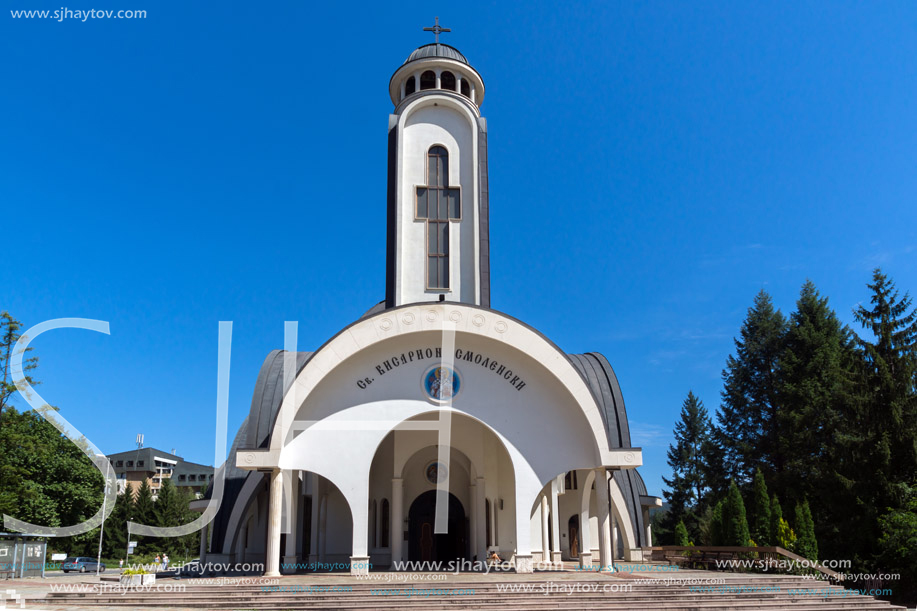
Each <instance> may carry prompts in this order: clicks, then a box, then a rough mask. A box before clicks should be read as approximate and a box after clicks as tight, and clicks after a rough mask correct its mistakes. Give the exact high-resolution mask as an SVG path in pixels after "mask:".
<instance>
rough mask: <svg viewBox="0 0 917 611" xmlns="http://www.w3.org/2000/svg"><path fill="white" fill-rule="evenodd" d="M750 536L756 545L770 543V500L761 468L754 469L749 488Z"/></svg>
mask: <svg viewBox="0 0 917 611" xmlns="http://www.w3.org/2000/svg"><path fill="white" fill-rule="evenodd" d="M750 505H751V516H750V517H751V519H750V520H749V522H751V538H752V539H753V540H754V542H755V544H756V545H759V546H767V545H771V541H772V539H771V502H770V499H769V498H768V496H767V484H766V483H765V481H764V474H763V473H761V469H758V470H757V471H755V480H754V482H753V483H752V488H751V504H750Z"/></svg>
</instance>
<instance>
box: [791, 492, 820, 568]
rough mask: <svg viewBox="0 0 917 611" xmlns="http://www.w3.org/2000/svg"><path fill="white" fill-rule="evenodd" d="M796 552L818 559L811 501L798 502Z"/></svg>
mask: <svg viewBox="0 0 917 611" xmlns="http://www.w3.org/2000/svg"><path fill="white" fill-rule="evenodd" d="M796 531H797V532H796V534H797V539H796V553H797V554H799V555H800V556H802V557H804V558H808V559H809V560H818V542H817V541H816V539H815V523H814V522H813V521H812V512H811V511H810V509H809V501H803V502H802V503H801V504H800V503H797V504H796Z"/></svg>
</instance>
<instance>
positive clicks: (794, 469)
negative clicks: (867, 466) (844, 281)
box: [771, 281, 862, 555]
mask: <svg viewBox="0 0 917 611" xmlns="http://www.w3.org/2000/svg"><path fill="white" fill-rule="evenodd" d="M853 337H854V336H853V332H852V331H851V330H850V329H849V328H848V327H846V326H845V325H843V324H841V322H840V321H839V319H838V317H837V315H836V314H835V312H834V311H833V310H832V309H831V308H830V307H829V305H828V299H827V298H826V297H822V296H821V295H820V294H819V293H818V290H817V289H816V288H815V285H814V284H813V283H812V282H811V281H807V282H806V283H805V284H804V285H803V286H802V289H801V290H800V293H799V299H798V300H797V302H796V310H795V311H794V312H793V314H792V315H791V316H790V325H789V330H788V331H787V335H786V343H785V349H784V351H783V354H782V356H781V359H780V361H779V380H780V386H779V399H780V410H779V412H778V418H779V429H780V431H781V437H782V446H781V447H783V448H784V450H785V455H786V465H785V469H784V471H783V473H782V474H781V475H780V477H779V478H777V479H776V480H775V481H774V482H772V486H771V489H772V490H775V491H776V492H777V493H779V494H780V496H781V497H783V498H790V499H803V498H806V497H809V498H817V499H820V500H823V501H824V502H821V503H819V504H818V505H816V506H815V507H813V510H814V511H815V512H816V515H817V522H818V524H819V528H820V529H821V531H820V532H821V537H822V538H823V539H824V540H828V541H836V542H837V548H836V549H834V550H833V553H834V554H836V555H843V554H849V548H847V547H845V548H842V547H841V545H844V546H849V545H850V544H851V541H852V539H853V538H856V537H857V536H858V535H857V534H853V533H856V532H857V530H856V523H857V522H858V521H859V520H860V519H861V518H862V512H861V511H860V510H859V509H858V508H857V498H856V494H855V491H854V490H853V483H854V482H855V481H857V480H858V479H859V478H860V475H859V474H858V471H859V470H860V469H861V465H860V464H859V462H858V460H857V459H856V457H855V456H853V455H852V454H851V443H850V440H851V439H855V438H857V437H859V436H860V434H861V433H860V432H859V431H858V428H859V427H858V425H857V401H858V399H857V387H856V384H857V379H858V376H859V370H860V368H861V366H860V358H859V356H858V354H857V351H856V345H855V342H854V339H853Z"/></svg>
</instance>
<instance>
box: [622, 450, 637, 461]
mask: <svg viewBox="0 0 917 611" xmlns="http://www.w3.org/2000/svg"><path fill="white" fill-rule="evenodd" d="M636 458H637V457H636V456H634V455H633V453H632V452H628V453H627V454H625V455H624V462H634V460H636Z"/></svg>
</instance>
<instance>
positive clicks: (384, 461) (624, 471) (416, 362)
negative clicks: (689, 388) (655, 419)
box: [201, 42, 661, 576]
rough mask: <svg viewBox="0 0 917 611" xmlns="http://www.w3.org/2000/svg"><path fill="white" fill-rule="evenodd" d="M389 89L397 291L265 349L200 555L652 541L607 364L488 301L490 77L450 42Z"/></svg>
mask: <svg viewBox="0 0 917 611" xmlns="http://www.w3.org/2000/svg"><path fill="white" fill-rule="evenodd" d="M389 94H390V96H391V99H392V102H393V104H394V110H393V111H392V114H391V115H390V116H389V126H388V191H387V208H388V209H387V255H386V256H387V262H386V293H385V300H384V301H383V302H380V303H379V304H378V305H376V306H375V307H373V308H371V309H370V310H369V311H368V312H366V313H365V314H364V315H363V316H362V317H361V318H360V319H359V320H357V321H355V322H353V323H351V324H350V325H348V326H347V327H345V328H344V329H342V330H341V331H340V332H339V333H338V334H337V335H335V336H334V337H332V338H331V339H329V340H328V341H327V342H326V343H325V344H324V345H323V346H321V347H320V348H318V349H317V350H315V351H314V352H295V351H281V350H277V351H274V352H272V353H271V354H270V355H268V357H267V359H266V360H265V362H264V365H263V366H262V369H261V372H260V374H259V376H258V379H257V383H256V386H255V390H254V396H253V398H252V404H251V410H250V413H249V415H248V418H247V419H246V421H245V422H244V423H243V425H242V427H241V428H240V430H239V432H238V434H237V435H236V437H235V440H234V442H233V445H232V448H231V451H230V455H229V459H228V461H227V463H226V465H225V466H224V467H223V470H224V472H223V473H222V475H223V476H224V477H225V480H224V482H225V484H224V490H223V500H222V504H221V507H220V509H219V511H218V513H217V515H216V518H215V519H214V521H213V523H212V525H211V528H210V529H209V531H205V532H209V534H208V535H205V536H202V546H201V562H202V563H205V562H221V563H225V562H229V563H236V562H238V563H259V564H261V563H263V564H264V566H265V574H266V575H271V576H273V575H278V574H280V573H281V572H287V571H282V567H290V568H289V569H287V570H288V571H289V572H294V571H295V566H296V565H297V564H299V565H301V566H302V565H305V564H309V563H319V562H321V563H329V564H330V563H341V564H342V565H345V566H349V567H350V570H351V572H352V573H355V574H360V573H365V572H367V571H368V570H369V569H370V567H371V568H372V569H373V570H379V569H387V568H397V567H398V566H399V563H401V562H402V561H416V562H418V563H423V562H442V563H443V566H444V567H445V566H447V564H446V563H448V562H455V561H468V562H469V563H472V564H471V565H469V564H467V563H466V564H464V565H462V566H473V563H475V562H481V563H483V562H484V561H485V560H486V559H487V558H489V557H492V555H493V554H494V553H496V554H497V555H498V556H499V557H500V558H501V559H503V560H506V561H509V562H510V563H511V564H512V566H513V567H514V568H515V570H516V571H517V572H531V571H532V570H533V569H534V568H537V567H538V566H539V563H551V564H553V565H555V566H556V565H557V564H558V563H560V562H561V561H565V560H566V561H569V560H573V561H577V562H579V563H581V564H582V565H584V566H593V565H594V564H601V565H602V566H603V567H610V566H611V565H612V564H613V561H614V559H617V558H623V559H626V560H639V559H641V557H642V548H645V547H648V546H650V545H651V536H652V533H651V532H650V527H649V516H648V512H649V509H650V508H651V507H653V506H658V505H660V504H661V502H660V500H659V499H657V498H655V497H650V496H648V495H647V493H646V488H645V486H644V485H643V481H642V479H641V478H640V475H639V474H638V473H637V467H639V466H640V465H641V464H642V455H641V451H640V449H639V448H634V447H631V439H630V432H629V428H628V422H627V415H626V412H625V409H624V402H623V399H622V396H621V390H620V387H619V385H618V381H617V378H616V377H615V374H614V371H613V370H612V367H611V365H610V364H609V362H608V360H606V359H605V357H603V356H602V355H600V354H597V353H587V354H566V353H564V352H563V351H562V350H561V349H560V348H558V347H557V346H556V345H555V344H553V343H552V342H551V341H550V340H549V339H548V338H547V337H545V336H544V335H543V334H542V333H540V332H539V331H538V330H537V329H536V328H534V327H532V326H530V325H528V324H526V323H525V322H522V321H520V320H517V319H515V318H513V317H512V316H510V315H508V314H506V313H503V312H500V311H498V310H495V309H492V308H491V303H490V249H489V244H490V228H489V223H488V218H489V214H488V210H489V203H490V202H489V192H488V163H487V123H486V121H485V119H484V117H483V116H482V115H481V104H482V103H483V101H484V95H485V87H484V81H483V79H482V78H481V75H480V74H479V73H478V72H477V71H476V70H475V69H474V68H473V67H472V66H471V65H470V63H469V62H468V61H467V59H466V58H465V57H464V56H463V55H462V54H461V53H460V52H459V51H458V50H457V49H455V48H453V47H451V46H448V45H445V44H440V43H439V42H437V43H434V44H430V45H424V46H422V47H420V48H418V49H417V50H415V51H414V52H413V53H411V55H410V56H409V57H408V59H407V61H405V62H404V64H403V65H402V66H400V67H399V68H398V69H397V70H396V71H395V73H394V75H393V76H392V78H391V82H390V86H389ZM218 477H219V474H218ZM415 566H419V565H415ZM425 566H426V567H430V566H432V565H425Z"/></svg>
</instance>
